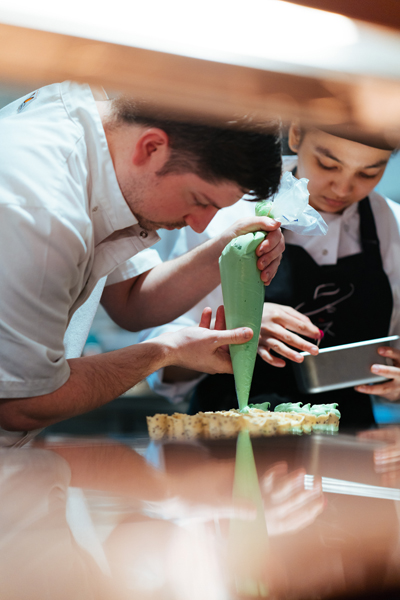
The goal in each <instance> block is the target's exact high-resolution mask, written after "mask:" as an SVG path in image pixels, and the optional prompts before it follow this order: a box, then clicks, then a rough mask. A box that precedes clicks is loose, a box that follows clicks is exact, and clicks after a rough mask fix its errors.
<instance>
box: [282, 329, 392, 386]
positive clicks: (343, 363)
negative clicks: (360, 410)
mask: <svg viewBox="0 0 400 600" xmlns="http://www.w3.org/2000/svg"><path fill="white" fill-rule="evenodd" d="M398 339H399V336H397V335H394V336H389V337H384V338H379V339H375V340H368V341H364V342H357V343H354V344H344V345H342V346H333V347H331V348H323V349H322V350H320V351H319V354H318V356H311V354H309V353H308V352H301V353H300V354H301V355H302V356H304V361H303V362H302V363H301V364H295V363H293V368H294V373H295V377H296V381H297V385H298V386H299V389H300V390H301V391H302V392H304V393H308V394H318V393H319V392H327V391H329V390H339V389H343V388H347V387H354V386H355V385H361V384H368V383H375V382H378V381H385V378H384V377H381V376H380V375H374V374H373V373H371V371H370V368H371V365H373V364H390V363H388V362H387V359H385V358H384V357H383V356H380V355H379V354H378V353H377V349H378V348H379V347H380V346H390V345H392V344H393V342H395V341H396V340H398Z"/></svg>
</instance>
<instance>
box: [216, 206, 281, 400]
mask: <svg viewBox="0 0 400 600" xmlns="http://www.w3.org/2000/svg"><path fill="white" fill-rule="evenodd" d="M272 204H273V203H272V202H271V201H262V202H258V203H257V205H256V215H257V216H269V217H272V214H271V209H272ZM266 235H267V234H266V232H265V231H257V232H255V233H246V234H245V235H240V236H239V237H236V238H234V239H233V240H231V241H230V242H229V244H228V245H227V246H226V247H225V248H224V250H223V252H222V254H221V256H220V259H219V268H220V273H221V285H222V296H223V299H224V307H225V319H226V326H227V328H228V329H235V328H236V327H250V328H251V329H252V330H253V337H252V338H251V340H250V341H249V342H246V343H245V344H236V345H235V344H232V345H230V347H229V351H230V355H231V359H232V366H233V375H234V378H235V387H236V394H237V398H238V404H239V409H243V408H244V407H245V406H247V404H248V401H249V393H250V387H251V381H252V379H253V372H254V365H255V361H256V357H257V348H258V338H259V336H260V329H261V319H262V313H263V307H264V293H265V292H264V284H263V282H262V280H261V275H260V271H259V269H258V268H257V256H256V249H257V247H258V246H259V244H261V242H262V241H263V240H264V239H265V237H266Z"/></svg>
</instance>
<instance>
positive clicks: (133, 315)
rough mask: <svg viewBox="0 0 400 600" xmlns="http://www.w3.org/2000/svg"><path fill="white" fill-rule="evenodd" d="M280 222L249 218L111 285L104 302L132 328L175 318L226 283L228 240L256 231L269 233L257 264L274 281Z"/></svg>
mask: <svg viewBox="0 0 400 600" xmlns="http://www.w3.org/2000/svg"><path fill="white" fill-rule="evenodd" d="M278 227H279V223H277V222H274V221H271V220H270V219H268V218H266V217H258V218H252V219H243V220H242V221H237V222H236V223H234V224H233V225H232V226H231V228H230V229H228V230H227V231H226V232H223V233H221V234H220V235H218V236H217V237H215V238H213V239H211V240H208V241H207V242H205V243H204V244H201V245H200V246H197V247H196V248H194V249H193V250H191V251H190V252H188V253H187V254H184V255H182V256H180V257H178V258H176V259H174V260H172V261H169V262H166V263H163V264H161V265H157V266H156V267H154V268H153V269H151V270H150V271H147V272H146V273H143V274H142V275H140V276H139V277H137V278H136V279H134V280H131V281H127V282H123V283H117V284H114V285H110V286H107V287H106V289H105V291H104V293H103V297H102V304H103V306H104V307H105V309H106V310H107V312H108V314H109V315H110V316H111V318H112V319H113V320H114V321H115V322H116V323H117V324H118V325H120V326H121V327H124V328H125V329H128V330H131V331H138V330H140V329H147V328H149V327H156V326H158V325H161V324H163V323H167V322H169V321H172V320H174V319H175V318H177V317H178V316H179V315H181V314H183V313H185V312H187V311H188V310H189V309H190V308H192V306H194V305H195V304H196V303H197V302H199V301H200V300H201V299H202V298H204V296H206V295H207V294H209V293H210V292H211V291H212V290H213V289H215V287H216V286H217V285H218V284H219V283H220V273H219V265H218V259H219V257H220V255H221V252H222V251H223V249H224V248H225V246H226V245H227V243H228V242H229V241H230V240H231V239H233V238H234V237H236V236H238V235H242V234H244V233H249V232H251V231H260V230H263V231H266V232H269V234H268V236H267V238H266V239H265V240H264V241H263V242H262V243H261V244H260V245H259V246H258V248H257V250H256V255H257V257H258V260H257V267H258V268H259V269H260V277H261V279H262V281H263V282H264V283H265V284H266V285H268V284H269V283H270V282H271V281H272V279H273V277H274V275H275V273H276V271H277V268H278V266H279V262H280V259H281V256H282V252H283V250H284V247H285V244H284V239H283V236H282V233H281V231H280V230H279V229H278Z"/></svg>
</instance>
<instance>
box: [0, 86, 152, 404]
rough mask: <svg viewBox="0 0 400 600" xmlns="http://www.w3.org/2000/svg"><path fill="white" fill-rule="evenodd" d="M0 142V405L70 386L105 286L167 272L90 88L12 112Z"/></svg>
mask: <svg viewBox="0 0 400 600" xmlns="http://www.w3.org/2000/svg"><path fill="white" fill-rule="evenodd" d="M0 136H1V140H2V143H1V145H0V256H1V261H0V289H1V303H0V397H2V398H8V397H10V398H12V397H24V396H35V395H42V394H46V393H50V392H52V391H54V390H56V389H57V388H58V387H60V386H61V385H63V384H64V383H65V382H66V381H67V379H68V377H69V366H68V362H67V360H66V358H67V357H68V358H71V357H77V356H80V354H81V351H82V348H83V345H84V342H85V340H86V336H87V333H88V331H89V328H90V324H91V319H92V318H93V316H94V312H95V309H96V307H97V305H98V302H99V300H100V296H101V291H102V288H103V286H104V284H105V282H106V278H107V284H111V283H117V282H120V281H123V280H126V279H129V278H131V277H134V276H136V275H139V274H140V273H143V272H145V271H147V270H149V269H150V268H152V267H153V266H155V265H156V264H158V263H159V262H160V258H159V256H158V254H157V252H156V251H155V250H148V248H149V247H150V246H151V245H152V244H154V243H155V242H156V241H158V239H159V237H158V235H157V234H156V233H148V232H145V231H143V230H142V229H141V228H140V226H139V225H138V223H137V220H136V219H135V217H134V216H133V214H132V212H131V210H130V209H129V207H128V205H127V204H126V202H125V200H124V198H123V196H122V194H121V190H120V188H119V185H118V181H117V178H116V175H115V171H114V167H113V163H112V160H111V156H110V154H109V150H108V145H107V140H106V137H105V133H104V129H103V126H102V123H101V119H100V116H99V113H98V111H97V108H96V104H95V102H94V98H93V95H92V92H91V90H90V88H89V86H87V85H78V84H76V83H70V82H64V83H61V84H54V85H50V86H47V87H44V88H41V89H39V90H37V91H36V92H35V93H34V94H33V95H32V96H27V97H26V98H25V99H24V98H22V99H20V100H17V101H15V102H13V103H12V104H10V105H8V106H6V107H5V108H4V109H3V110H2V111H0ZM138 253H140V254H138ZM135 255H137V256H135ZM132 257H134V258H132ZM88 299H89V300H88ZM68 325H69V327H68ZM67 327H68V331H67ZM64 343H65V346H66V348H64Z"/></svg>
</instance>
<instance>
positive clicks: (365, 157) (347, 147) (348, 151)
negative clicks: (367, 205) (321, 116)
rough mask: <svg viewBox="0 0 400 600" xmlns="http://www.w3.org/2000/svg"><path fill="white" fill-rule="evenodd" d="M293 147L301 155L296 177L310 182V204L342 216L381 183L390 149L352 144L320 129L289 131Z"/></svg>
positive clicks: (295, 129) (292, 127)
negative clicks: (302, 131)
mask: <svg viewBox="0 0 400 600" xmlns="http://www.w3.org/2000/svg"><path fill="white" fill-rule="evenodd" d="M289 147H290V149H291V150H293V151H294V152H296V153H297V155H298V167H297V173H296V176H297V177H299V178H301V177H305V178H307V179H309V184H308V190H309V192H310V199H309V202H310V204H311V206H312V207H313V208H315V209H316V210H322V211H325V212H330V213H341V212H343V211H344V209H345V208H347V207H348V206H350V205H351V204H354V203H355V202H359V201H360V200H362V199H363V198H365V197H366V196H368V194H369V193H370V192H371V191H372V190H373V189H374V187H375V186H376V185H377V184H378V182H379V181H380V180H381V178H382V175H383V173H384V171H385V167H386V165H387V162H388V160H389V158H390V155H391V152H390V150H380V149H379V148H372V147H370V146H365V145H364V144H359V143H358V142H352V141H350V140H346V139H343V138H340V137H337V136H335V135H331V134H329V133H325V132H324V131H321V130H320V129H311V130H308V131H306V132H305V133H303V136H301V131H300V129H299V128H298V127H296V126H293V125H292V126H291V128H290V130H289Z"/></svg>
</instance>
